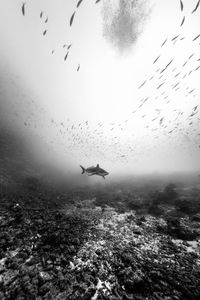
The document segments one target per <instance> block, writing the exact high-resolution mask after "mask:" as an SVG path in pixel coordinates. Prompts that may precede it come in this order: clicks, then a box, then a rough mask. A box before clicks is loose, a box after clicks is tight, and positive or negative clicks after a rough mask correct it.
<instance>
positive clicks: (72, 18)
mask: <svg viewBox="0 0 200 300" xmlns="http://www.w3.org/2000/svg"><path fill="white" fill-rule="evenodd" d="M75 13H76V11H74V12H73V14H72V16H71V18H70V22H69V24H70V26H72V23H73V21H74V16H75Z"/></svg>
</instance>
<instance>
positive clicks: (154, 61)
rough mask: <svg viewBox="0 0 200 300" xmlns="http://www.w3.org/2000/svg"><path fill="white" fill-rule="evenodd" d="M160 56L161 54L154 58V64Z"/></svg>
mask: <svg viewBox="0 0 200 300" xmlns="http://www.w3.org/2000/svg"><path fill="white" fill-rule="evenodd" d="M159 58H160V55H159V56H158V57H156V59H155V60H154V62H153V64H155V63H156V62H157V60H158V59H159Z"/></svg>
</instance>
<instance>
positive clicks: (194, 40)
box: [192, 34, 200, 42]
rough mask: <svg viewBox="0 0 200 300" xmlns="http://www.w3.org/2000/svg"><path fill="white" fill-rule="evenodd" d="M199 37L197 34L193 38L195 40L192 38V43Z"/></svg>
mask: <svg viewBox="0 0 200 300" xmlns="http://www.w3.org/2000/svg"><path fill="white" fill-rule="evenodd" d="M199 37H200V34H198V35H197V36H195V38H193V40H192V41H193V42H194V41H195V40H197V39H198V38H199Z"/></svg>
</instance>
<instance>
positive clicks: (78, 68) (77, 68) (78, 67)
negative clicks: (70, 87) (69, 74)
mask: <svg viewBox="0 0 200 300" xmlns="http://www.w3.org/2000/svg"><path fill="white" fill-rule="evenodd" d="M79 70H80V64H79V65H78V68H77V69H76V71H77V72H78V71H79Z"/></svg>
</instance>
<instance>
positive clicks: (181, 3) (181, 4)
mask: <svg viewBox="0 0 200 300" xmlns="http://www.w3.org/2000/svg"><path fill="white" fill-rule="evenodd" d="M180 6H181V11H183V2H182V0H180Z"/></svg>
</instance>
